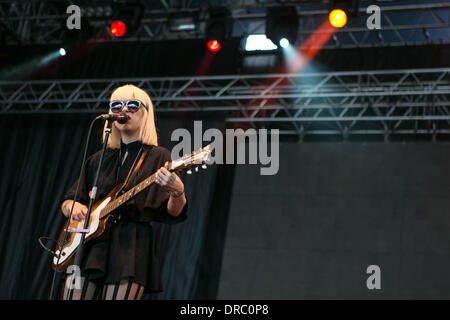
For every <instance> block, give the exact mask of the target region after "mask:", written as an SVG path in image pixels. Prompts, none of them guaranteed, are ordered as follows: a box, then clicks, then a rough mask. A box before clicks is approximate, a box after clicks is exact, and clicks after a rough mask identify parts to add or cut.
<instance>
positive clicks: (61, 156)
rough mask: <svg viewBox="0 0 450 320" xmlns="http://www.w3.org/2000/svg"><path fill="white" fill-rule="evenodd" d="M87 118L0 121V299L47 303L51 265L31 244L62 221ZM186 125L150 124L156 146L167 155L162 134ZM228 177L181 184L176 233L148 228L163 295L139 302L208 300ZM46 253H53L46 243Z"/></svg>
mask: <svg viewBox="0 0 450 320" xmlns="http://www.w3.org/2000/svg"><path fill="white" fill-rule="evenodd" d="M92 118H93V115H89V114H82V115H78V114H67V115H4V116H2V117H1V118H0V132H1V137H2V139H1V143H0V147H1V150H2V157H1V158H0V159H1V160H0V161H1V162H0V174H1V177H2V179H1V183H0V203H1V204H0V208H1V213H2V214H1V215H0V256H1V263H0V299H47V298H48V296H49V291H50V284H51V277H52V275H53V270H52V269H51V266H50V263H51V257H50V255H49V254H48V253H46V252H45V251H44V250H43V249H42V248H41V247H40V245H39V244H38V242H37V239H38V237H40V236H49V237H52V238H57V236H58V234H59V232H60V229H61V227H62V225H63V222H64V217H63V215H62V213H61V212H60V208H59V207H58V201H59V199H61V197H62V196H63V194H64V193H65V192H66V190H67V189H68V187H69V186H70V185H71V184H72V183H73V182H74V180H75V179H76V178H77V176H78V174H79V170H80V165H81V159H82V152H83V147H84V141H85V139H86V136H87V129H88V126H89V123H90V121H91V120H92ZM193 120H195V116H194V118H193V117H187V116H186V117H183V116H181V117H180V116H178V117H177V118H163V117H161V118H157V127H158V130H159V132H158V135H159V138H160V145H163V146H165V147H167V148H169V150H170V148H171V146H173V145H174V144H175V143H176V142H172V141H170V132H171V131H172V130H173V129H174V128H177V127H185V128H187V129H189V130H191V126H192V123H193ZM202 120H203V128H204V130H205V129H207V128H208V127H215V128H219V129H223V128H224V121H223V119H213V118H209V119H205V118H203V119H202ZM191 132H192V131H191ZM101 133H102V126H101V125H100V124H98V125H97V126H96V127H95V130H94V133H93V135H92V140H91V144H90V148H89V154H91V153H93V152H95V151H96V150H99V149H100V146H101V141H100V135H101ZM205 144H207V142H205V143H204V145H205ZM233 170H234V169H233V168H230V166H220V165H217V166H211V167H209V169H207V170H202V169H200V172H199V173H198V174H194V175H189V176H187V175H185V176H183V177H182V178H183V180H184V181H185V187H186V193H187V197H188V200H189V202H190V207H189V212H188V214H189V218H188V219H187V220H186V221H185V222H183V223H181V224H178V225H161V224H156V223H155V225H154V228H155V233H156V236H157V239H158V242H157V248H158V251H159V255H160V262H161V265H162V276H163V287H164V289H165V291H164V292H163V293H160V294H153V295H151V296H146V297H145V298H151V299H193V298H196V297H202V298H206V299H214V298H216V296H217V286H218V277H219V273H220V265H221V252H222V250H223V243H224V235H225V226H226V216H227V212H228V210H227V209H228V205H227V204H228V202H229V201H228V200H229V195H230V189H231V186H232V179H233V174H232V173H233ZM49 246H50V247H52V248H54V244H53V243H49ZM205 266H207V269H208V270H207V272H205Z"/></svg>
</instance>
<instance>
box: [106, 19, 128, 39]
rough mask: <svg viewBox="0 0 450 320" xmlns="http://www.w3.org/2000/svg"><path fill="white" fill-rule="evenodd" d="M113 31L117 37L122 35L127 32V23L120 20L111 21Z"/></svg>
mask: <svg viewBox="0 0 450 320" xmlns="http://www.w3.org/2000/svg"><path fill="white" fill-rule="evenodd" d="M110 30H111V33H112V34H113V35H115V36H116V37H122V36H123V35H124V34H125V32H126V31H127V27H126V25H125V23H123V22H122V21H120V20H116V21H114V22H113V23H111V28H110Z"/></svg>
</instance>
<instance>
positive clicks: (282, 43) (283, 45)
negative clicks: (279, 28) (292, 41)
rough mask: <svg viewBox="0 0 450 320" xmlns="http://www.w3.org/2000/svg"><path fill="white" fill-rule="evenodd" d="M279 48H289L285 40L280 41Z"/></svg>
mask: <svg viewBox="0 0 450 320" xmlns="http://www.w3.org/2000/svg"><path fill="white" fill-rule="evenodd" d="M280 46H282V47H283V48H287V47H288V46H289V40H288V39H286V38H282V39H281V40H280Z"/></svg>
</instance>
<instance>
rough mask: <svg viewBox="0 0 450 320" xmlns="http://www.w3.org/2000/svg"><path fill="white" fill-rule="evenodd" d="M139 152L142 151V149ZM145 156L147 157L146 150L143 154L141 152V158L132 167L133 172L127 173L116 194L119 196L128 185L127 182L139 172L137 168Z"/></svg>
mask: <svg viewBox="0 0 450 320" xmlns="http://www.w3.org/2000/svg"><path fill="white" fill-rule="evenodd" d="M140 151H142V149H141V150H140ZM146 155H147V150H144V152H142V154H141V157H140V159H139V161H138V163H137V165H136V166H135V167H134V169H133V172H131V170H130V172H128V176H127V178H126V179H125V182H124V185H123V187H122V188H120V190H119V192H118V193H117V194H120V193H121V192H122V191H123V189H124V188H125V187H126V186H127V185H128V182H129V181H130V180H131V178H132V177H134V176H135V175H136V173H137V171H138V170H139V168H140V167H141V164H142V162H143V161H144V159H145V156H146Z"/></svg>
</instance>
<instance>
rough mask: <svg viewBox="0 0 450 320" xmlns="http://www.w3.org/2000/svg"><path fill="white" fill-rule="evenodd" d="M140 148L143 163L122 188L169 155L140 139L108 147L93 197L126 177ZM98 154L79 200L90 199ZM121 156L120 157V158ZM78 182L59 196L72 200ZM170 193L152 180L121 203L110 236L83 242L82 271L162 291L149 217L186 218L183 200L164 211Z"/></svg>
mask: <svg viewBox="0 0 450 320" xmlns="http://www.w3.org/2000/svg"><path fill="white" fill-rule="evenodd" d="M141 148H142V150H141ZM144 150H147V155H146V157H145V159H144V161H143V162H142V165H141V168H140V169H139V170H138V172H137V174H136V175H135V177H133V178H132V179H130V181H129V182H128V184H127V187H126V188H125V189H124V190H125V191H126V190H129V189H131V188H132V187H133V186H135V185H136V184H138V183H139V182H141V181H142V180H144V179H146V178H148V177H149V176H150V175H152V174H153V173H154V172H156V171H157V170H158V169H159V168H160V167H162V166H163V165H164V163H165V162H166V161H169V162H170V161H171V156H170V152H169V151H168V150H167V149H165V148H163V147H159V146H149V145H144V144H142V143H141V142H140V141H135V142H132V143H130V144H128V145H126V144H123V143H122V144H121V148H120V150H119V149H106V151H105V156H104V159H103V165H102V170H101V171H100V176H99V181H98V190H97V196H96V199H95V201H94V203H95V202H96V201H98V200H101V199H103V197H105V196H106V195H107V194H108V193H109V192H110V191H111V190H112V189H113V188H114V187H115V186H116V185H117V184H118V183H121V182H124V181H125V179H126V177H127V175H128V173H129V171H130V168H131V167H132V165H133V163H137V162H138V160H139V159H137V158H138V157H140V152H143V151H144ZM100 154H101V152H100V151H99V152H97V153H95V154H93V155H92V156H91V157H89V159H88V160H87V161H86V165H85V170H83V173H82V176H81V183H80V192H79V196H78V200H77V201H78V202H80V203H82V204H85V205H88V201H89V197H88V193H89V190H91V188H92V184H93V182H94V178H95V174H96V171H97V165H98V162H99V158H100ZM119 156H120V157H121V159H122V161H119ZM136 159H137V160H136ZM77 182H78V181H76V182H75V183H74V184H73V186H72V187H71V188H70V190H69V192H68V193H67V194H66V195H65V196H64V198H63V200H62V201H61V202H63V201H65V200H68V199H70V200H73V198H74V196H75V191H76V186H77ZM168 199H169V192H168V191H166V190H165V189H163V188H162V187H161V186H159V185H157V184H155V183H154V184H152V185H151V186H150V187H148V188H147V189H146V190H144V191H142V192H141V193H140V194H138V195H137V196H135V197H134V198H133V199H132V200H130V201H129V202H127V203H126V204H124V205H122V206H121V207H119V209H118V210H120V213H121V219H120V220H119V222H117V223H116V224H114V225H113V226H112V228H111V230H110V236H109V239H108V240H104V241H95V240H93V241H92V242H88V243H87V244H86V245H85V247H84V251H83V257H82V263H81V270H82V273H84V276H86V278H87V279H89V280H92V281H98V280H100V281H102V282H104V283H118V282H119V281H121V280H131V281H134V282H136V283H139V284H141V285H143V286H144V287H145V291H144V292H146V293H149V292H160V291H162V290H163V288H162V284H161V271H160V266H159V263H158V258H157V252H156V251H155V248H156V246H155V245H154V241H153V233H152V227H151V224H150V222H152V221H156V222H162V223H178V222H182V221H184V220H185V219H186V218H187V214H186V213H187V207H188V206H187V203H186V205H185V206H184V208H183V210H182V212H181V213H180V214H179V215H178V216H177V217H173V216H171V215H170V214H169V213H168V212H167V201H168Z"/></svg>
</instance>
